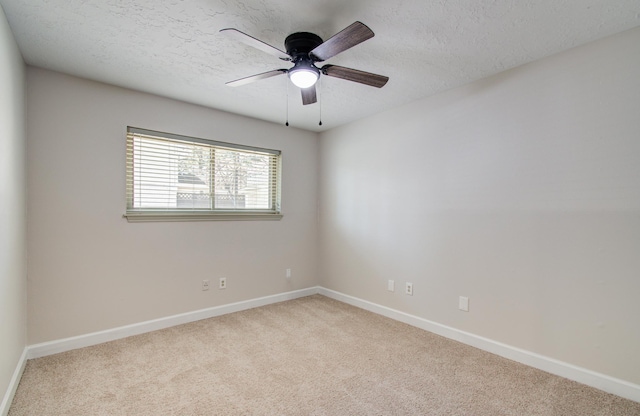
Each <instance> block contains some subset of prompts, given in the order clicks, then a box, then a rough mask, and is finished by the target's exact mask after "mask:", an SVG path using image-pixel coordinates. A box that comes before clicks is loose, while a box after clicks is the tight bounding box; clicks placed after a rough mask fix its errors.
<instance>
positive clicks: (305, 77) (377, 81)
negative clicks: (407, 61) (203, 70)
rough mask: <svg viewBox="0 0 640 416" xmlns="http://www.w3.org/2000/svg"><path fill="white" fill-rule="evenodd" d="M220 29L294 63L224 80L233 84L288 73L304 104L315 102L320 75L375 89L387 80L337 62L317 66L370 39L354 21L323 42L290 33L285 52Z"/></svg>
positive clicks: (312, 36)
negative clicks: (281, 67)
mask: <svg viewBox="0 0 640 416" xmlns="http://www.w3.org/2000/svg"><path fill="white" fill-rule="evenodd" d="M220 32H221V33H223V34H225V35H227V36H231V37H232V38H234V39H237V40H239V41H240V42H242V43H245V44H247V45H249V46H252V47H254V48H256V49H259V50H261V51H263V52H266V53H268V54H270V55H273V56H275V57H276V58H280V59H282V60H283V61H290V62H292V63H293V67H291V68H289V69H274V70H273V71H268V72H263V73H261V74H256V75H252V76H249V77H245V78H240V79H237V80H235V81H229V82H227V83H226V84H227V85H229V86H232V87H237V86H240V85H245V84H248V83H250V82H254V81H258V80H261V79H266V78H271V77H274V76H276V75H282V74H287V75H288V76H289V79H290V80H291V82H293V84H294V85H296V86H297V87H300V89H301V92H302V104H304V105H307V104H313V103H315V102H316V101H317V98H316V87H315V84H316V81H317V80H318V78H320V74H323V75H327V76H329V77H334V78H341V79H345V80H347V81H353V82H358V83H360V84H365V85H370V86H372V87H376V88H382V87H383V86H384V85H385V84H386V83H387V81H389V77H385V76H383V75H378V74H372V73H370V72H364V71H360V70H357V69H352V68H346V67H343V66H338V65H324V66H323V67H321V68H318V67H316V65H315V63H316V62H322V61H326V60H327V59H329V58H332V57H334V56H336V55H337V54H339V53H340V52H343V51H346V50H347V49H349V48H352V47H354V46H356V45H358V44H359V43H362V42H364V41H365V40H367V39H370V38H372V37H373V36H374V33H373V31H372V30H371V29H369V28H368V27H367V26H366V25H365V24H364V23H361V22H355V23H353V24H351V25H349V26H348V27H346V28H345V29H343V30H342V31H340V32H339V33H337V34H335V35H333V36H332V37H331V38H329V39H328V40H327V41H324V42H323V41H322V38H320V36H318V35H316V34H313V33H308V32H297V33H293V34H291V35H289V36H287V38H286V39H285V40H284V46H285V49H286V52H284V51H282V50H280V49H278V48H276V47H273V46H271V45H269V44H267V43H264V42H262V41H261V40H258V39H256V38H254V37H253V36H250V35H247V34H246V33H243V32H241V31H239V30H237V29H233V28H227V29H222V30H220Z"/></svg>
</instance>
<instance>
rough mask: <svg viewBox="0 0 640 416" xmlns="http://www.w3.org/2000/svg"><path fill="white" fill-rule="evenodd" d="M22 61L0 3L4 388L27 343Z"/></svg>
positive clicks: (0, 360) (0, 383) (0, 384)
mask: <svg viewBox="0 0 640 416" xmlns="http://www.w3.org/2000/svg"><path fill="white" fill-rule="evenodd" d="M24 72H25V69H24V62H23V60H22V56H21V55H20V52H19V51H18V47H17V45H16V43H15V41H14V39H13V35H12V34H11V31H10V29H9V25H8V23H7V19H6V17H5V15H4V11H3V10H2V8H1V7H0V394H2V395H4V393H5V392H6V391H7V387H8V386H9V382H10V380H11V377H12V375H13V372H14V371H15V369H16V365H17V364H18V361H19V359H20V355H21V354H22V351H23V349H24V347H25V345H26V333H27V331H26V325H27V309H26V307H27V306H26V305H27V303H26V286H27V269H26V251H25V247H26V240H25V236H26V192H25V185H26V168H25V133H24V130H25V129H24V126H25V121H24V117H25V115H24V107H25V101H24Z"/></svg>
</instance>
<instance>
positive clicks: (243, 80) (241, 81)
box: [226, 69, 287, 87]
mask: <svg viewBox="0 0 640 416" xmlns="http://www.w3.org/2000/svg"><path fill="white" fill-rule="evenodd" d="M286 73H287V70H286V69H275V70H273V71H269V72H263V73H262V74H256V75H251V76H250V77H245V78H240V79H236V80H235V81H229V82H227V83H226V84H227V85H228V86H230V87H238V86H240V85H245V84H249V83H251V82H254V81H259V80H261V79H265V78H271V77H275V76H276V75H280V74H286Z"/></svg>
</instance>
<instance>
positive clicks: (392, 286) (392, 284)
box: [387, 280, 396, 292]
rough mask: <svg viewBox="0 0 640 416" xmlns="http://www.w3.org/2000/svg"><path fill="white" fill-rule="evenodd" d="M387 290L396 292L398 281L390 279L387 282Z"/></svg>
mask: <svg viewBox="0 0 640 416" xmlns="http://www.w3.org/2000/svg"><path fill="white" fill-rule="evenodd" d="M387 290H388V291H389V292H395V290H396V282H394V281H393V280H389V281H388V282H387Z"/></svg>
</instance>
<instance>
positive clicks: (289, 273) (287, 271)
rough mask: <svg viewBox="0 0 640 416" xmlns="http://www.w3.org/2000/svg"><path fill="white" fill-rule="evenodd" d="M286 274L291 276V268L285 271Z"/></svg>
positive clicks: (288, 276)
mask: <svg viewBox="0 0 640 416" xmlns="http://www.w3.org/2000/svg"><path fill="white" fill-rule="evenodd" d="M285 276H287V279H288V278H290V277H291V269H287V270H286V271H285Z"/></svg>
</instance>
